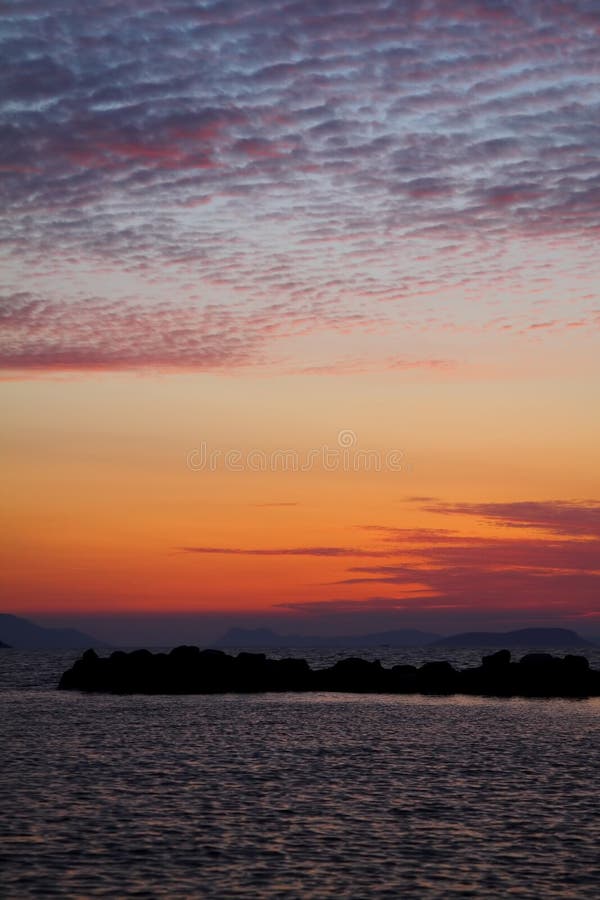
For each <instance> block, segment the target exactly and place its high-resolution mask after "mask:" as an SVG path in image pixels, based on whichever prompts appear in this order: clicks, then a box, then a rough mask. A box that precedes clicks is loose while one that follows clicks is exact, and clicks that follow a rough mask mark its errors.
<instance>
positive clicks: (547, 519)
mask: <svg viewBox="0 0 600 900" xmlns="http://www.w3.org/2000/svg"><path fill="white" fill-rule="evenodd" d="M425 508H426V509H427V510H428V511H429V512H435V513H440V514H441V515H444V516H455V515H458V516H477V517H479V518H481V519H483V520H487V521H488V522H490V521H491V522H497V523H498V524H501V525H505V526H507V527H509V528H528V529H536V530H537V529H541V530H543V531H549V532H552V533H554V534H557V535H563V536H565V537H570V538H577V537H579V536H584V537H595V538H597V539H598V540H600V501H598V500H578V501H567V500H540V501H534V500H523V501H516V502H510V503H442V502H441V501H436V502H434V503H433V504H429V505H427V506H426V507H425Z"/></svg>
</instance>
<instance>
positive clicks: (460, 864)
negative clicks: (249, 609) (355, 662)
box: [0, 648, 600, 900]
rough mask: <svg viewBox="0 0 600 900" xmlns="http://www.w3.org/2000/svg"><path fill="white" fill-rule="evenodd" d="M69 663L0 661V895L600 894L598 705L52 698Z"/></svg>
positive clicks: (465, 656)
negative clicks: (0, 737)
mask: <svg viewBox="0 0 600 900" xmlns="http://www.w3.org/2000/svg"><path fill="white" fill-rule="evenodd" d="M269 652H270V653H271V655H276V654H274V653H273V651H269ZM284 652H285V651H284V648H282V654H283V653H284ZM78 655H79V654H78V653H77V652H73V651H71V652H64V653H61V652H56V651H52V652H45V651H37V652H26V651H17V650H6V651H0V723H1V726H0V727H1V729H2V739H1V740H2V743H1V749H0V789H1V795H0V796H1V798H2V814H1V819H0V822H1V824H0V896H2V897H3V898H18V897H52V896H56V897H73V898H82V897H83V898H85V897H175V898H184V897H215V898H217V897H218V898H229V897H248V898H275V897H276V898H288V897H290V898H292V897H301V898H304V897H311V898H328V897H337V898H345V897H348V898H350V897H351V898H368V897H393V898H413V897H414V898H434V897H435V898H437V897H439V898H447V897H498V898H507V897H530V898H536V900H539V898H553V897H557V898H558V897H561V898H567V897H568V898H594V900H597V898H598V897H600V853H599V848H600V811H599V806H600V804H599V802H598V799H599V790H598V776H599V774H600V740H599V738H600V700H597V699H594V700H495V699H482V698H472V697H469V698H467V697H461V696H458V697H426V698H425V697H416V696H414V697H413V696H398V697H396V696H378V695H367V696H356V695H345V694H306V695H298V694H261V695H246V696H233V695H227V696H183V697H172V696H150V697H148V696H125V697H122V696H100V695H88V696H86V695H82V694H79V693H70V692H59V691H56V690H55V687H56V683H57V681H58V678H59V676H60V674H61V673H62V671H63V670H64V669H65V668H67V667H68V666H70V665H71V663H72V661H73V660H74V659H75V658H76V657H77V656H78ZM289 655H300V654H299V653H298V652H296V653H295V654H294V653H290V654H289ZM301 655H302V656H304V657H305V658H307V659H309V661H310V662H311V664H312V665H313V666H314V665H319V664H321V665H325V664H330V663H331V662H333V661H335V659H339V658H341V657H343V656H349V655H353V656H355V655H360V656H363V658H367V657H369V658H380V659H381V660H382V662H383V663H384V664H387V665H389V664H393V663H396V662H416V663H420V662H422V661H424V660H426V659H432V658H434V657H439V656H440V652H439V650H438V651H437V652H436V653H435V654H434V653H433V652H432V651H431V650H429V651H425V650H393V651H392V650H386V651H383V650H381V649H378V650H377V651H373V650H370V651H363V652H357V651H356V650H355V649H354V650H352V651H351V652H346V653H344V652H343V651H338V650H336V651H335V652H332V653H330V654H327V653H323V651H318V652H317V653H312V654H311V653H310V652H308V651H302V654H301ZM442 655H443V656H444V657H446V658H448V659H451V660H452V661H454V662H455V663H456V664H457V665H461V666H462V665H467V664H473V663H476V662H477V661H478V659H479V656H480V655H481V654H480V652H471V651H469V652H460V653H456V652H454V653H453V652H449V651H443V654H442ZM517 655H520V654H517ZM586 655H587V656H588V658H590V660H591V661H592V663H593V665H594V666H598V665H600V659H599V658H598V656H599V654H598V653H597V652H592V653H591V654H586Z"/></svg>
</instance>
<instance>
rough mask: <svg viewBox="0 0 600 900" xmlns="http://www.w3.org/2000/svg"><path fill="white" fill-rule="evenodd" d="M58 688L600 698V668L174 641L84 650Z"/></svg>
mask: <svg viewBox="0 0 600 900" xmlns="http://www.w3.org/2000/svg"><path fill="white" fill-rule="evenodd" d="M58 687H59V689H60V690H80V691H93V692H103V693H113V694H138V693H139V694H223V693H257V692H263V691H279V692H281V691H341V692H349V693H357V694H365V693H377V694H472V695H480V696H495V697H516V696H520V697H598V696H600V672H599V671H596V670H594V669H591V668H590V665H589V662H588V660H587V659H586V658H585V657H583V656H573V655H571V654H569V655H567V656H565V657H564V658H561V657H558V656H552V655H551V654H549V653H530V654H527V655H526V656H524V657H523V658H522V659H521V660H520V661H518V662H513V661H512V657H511V654H510V651H509V650H499V651H498V652H497V653H493V654H492V655H490V656H484V657H483V659H482V662H481V665H480V666H476V667H473V668H468V669H455V668H454V667H453V666H452V665H451V663H449V662H446V661H444V660H440V661H438V662H427V663H424V665H422V666H420V667H416V666H410V665H396V666H392V668H390V669H386V668H384V667H383V666H382V665H381V663H380V662H379V661H378V660H377V661H375V662H369V661H367V660H364V659H358V658H356V657H350V658H348V659H342V660H339V661H338V662H336V663H335V665H333V666H330V667H329V668H326V669H315V670H313V669H311V668H310V666H309V665H308V663H307V661H306V660H304V659H268V658H267V657H266V656H265V654H264V653H247V652H243V653H238V654H237V656H231V655H229V654H227V653H225V652H224V651H222V650H200V649H199V648H198V647H188V646H183V647H176V648H175V649H174V650H171V652H170V653H151V652H150V651H149V650H135V651H133V652H131V653H125V652H124V651H123V650H117V651H115V652H114V653H112V654H111V655H110V656H108V657H99V656H98V655H97V653H96V652H95V651H94V650H86V651H85V653H84V654H83V656H82V657H81V658H80V659H78V660H77V661H76V662H75V664H74V665H73V666H72V668H70V669H68V670H67V671H66V672H64V674H63V675H62V677H61V679H60V682H59V685H58Z"/></svg>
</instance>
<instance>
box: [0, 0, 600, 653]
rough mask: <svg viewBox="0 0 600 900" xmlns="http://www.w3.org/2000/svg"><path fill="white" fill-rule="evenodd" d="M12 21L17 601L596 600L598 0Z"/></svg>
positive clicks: (304, 616) (233, 606) (70, 619)
mask: <svg viewBox="0 0 600 900" xmlns="http://www.w3.org/2000/svg"><path fill="white" fill-rule="evenodd" d="M0 53H1V57H2V60H3V65H2V67H1V70H0V82H1V84H0V209H1V210H2V213H1V215H0V396H1V398H2V399H1V403H2V420H3V428H2V430H1V436H0V445H1V452H2V458H3V472H4V489H3V491H2V499H1V513H2V530H3V535H4V536H3V541H2V550H1V557H2V558H1V559H0V569H1V573H2V574H1V575H0V590H1V593H2V597H3V598H4V599H3V601H2V606H3V609H4V611H6V612H12V613H15V614H20V615H25V616H29V617H31V618H33V619H34V620H36V621H39V622H45V623H47V624H60V625H63V624H64V625H73V624H75V625H78V626H80V627H86V628H87V630H94V633H96V634H99V635H100V636H102V637H104V638H105V639H109V640H112V641H116V642H119V640H120V639H121V642H127V641H128V640H134V639H137V638H138V637H139V636H141V635H144V638H145V639H148V640H155V639H156V640H158V639H159V638H160V637H161V636H165V635H167V634H168V635H169V636H171V635H173V636H174V638H175V636H179V635H181V636H182V637H186V636H191V637H194V638H195V639H198V640H210V639H213V638H214V637H215V636H216V635H217V634H218V633H219V632H220V631H222V630H223V628H224V627H227V626H228V625H230V624H235V625H240V624H243V625H246V626H251V625H265V624H266V625H269V626H271V627H275V628H277V629H279V630H280V631H285V632H298V633H317V632H321V633H334V632H335V633H359V632H361V631H372V630H379V629H382V628H385V627H420V628H424V629H427V630H430V631H438V632H442V633H451V632H453V631H454V632H455V631H462V630H465V629H467V628H478V629H480V628H489V629H503V628H512V627H519V626H532V625H533V626H535V625H539V626H552V625H556V626H566V627H573V628H575V629H577V630H578V631H581V632H583V633H597V634H600V602H599V598H600V476H599V474H598V465H597V459H598V448H599V446H600V417H599V416H598V412H597V411H598V408H600V396H599V394H600V391H599V385H600V361H599V359H600V354H599V353H598V349H599V342H598V335H599V329H600V287H599V285H600V254H598V251H597V247H598V242H599V238H600V7H599V5H598V3H597V2H596V0H576V2H569V3H565V2H554V0H544V2H542V0H519V2H517V0H461V2H454V0H419V2H417V0H405V2H390V0H386V2H379V0H330V2H327V0H319V2H313V0H303V2H287V0H245V2H243V3H242V2H237V3H236V2H228V0H224V2H220V0H217V2H210V0H206V2H189V0H180V2H176V0H169V2H165V0H161V2H158V0H122V2H113V0H94V2H90V0H78V2H76V3H75V2H63V0H53V2H52V3H48V2H38V0H18V2H6V3H4V4H3V6H2V10H1V11H0ZM173 623H175V625H174V624H173ZM144 629H145V630H144ZM165 629H167V630H165ZM168 629H170V630H168ZM176 632H177V635H176V634H175V633H176Z"/></svg>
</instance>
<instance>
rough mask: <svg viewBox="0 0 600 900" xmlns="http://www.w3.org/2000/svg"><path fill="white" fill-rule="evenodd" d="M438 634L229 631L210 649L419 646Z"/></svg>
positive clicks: (409, 632)
mask: <svg viewBox="0 0 600 900" xmlns="http://www.w3.org/2000/svg"><path fill="white" fill-rule="evenodd" d="M437 637H439V635H437V634H431V633H430V632H427V631H417V630H416V629H413V628H403V629H399V630H396V631H379V632H375V633H373V634H359V635H356V634H352V635H334V636H327V635H304V634H277V632H275V631H271V629H270V628H230V629H229V630H228V631H227V632H226V633H225V634H224V635H223V637H222V638H220V639H219V640H218V641H217V642H216V643H215V644H213V646H214V647H264V648H269V647H289V648H290V649H299V648H302V647H311V648H320V647H322V648H327V649H329V648H335V647H343V648H348V649H350V648H351V647H423V646H424V645H425V644H430V643H431V642H432V641H433V640H435V639H436V638H437Z"/></svg>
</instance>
